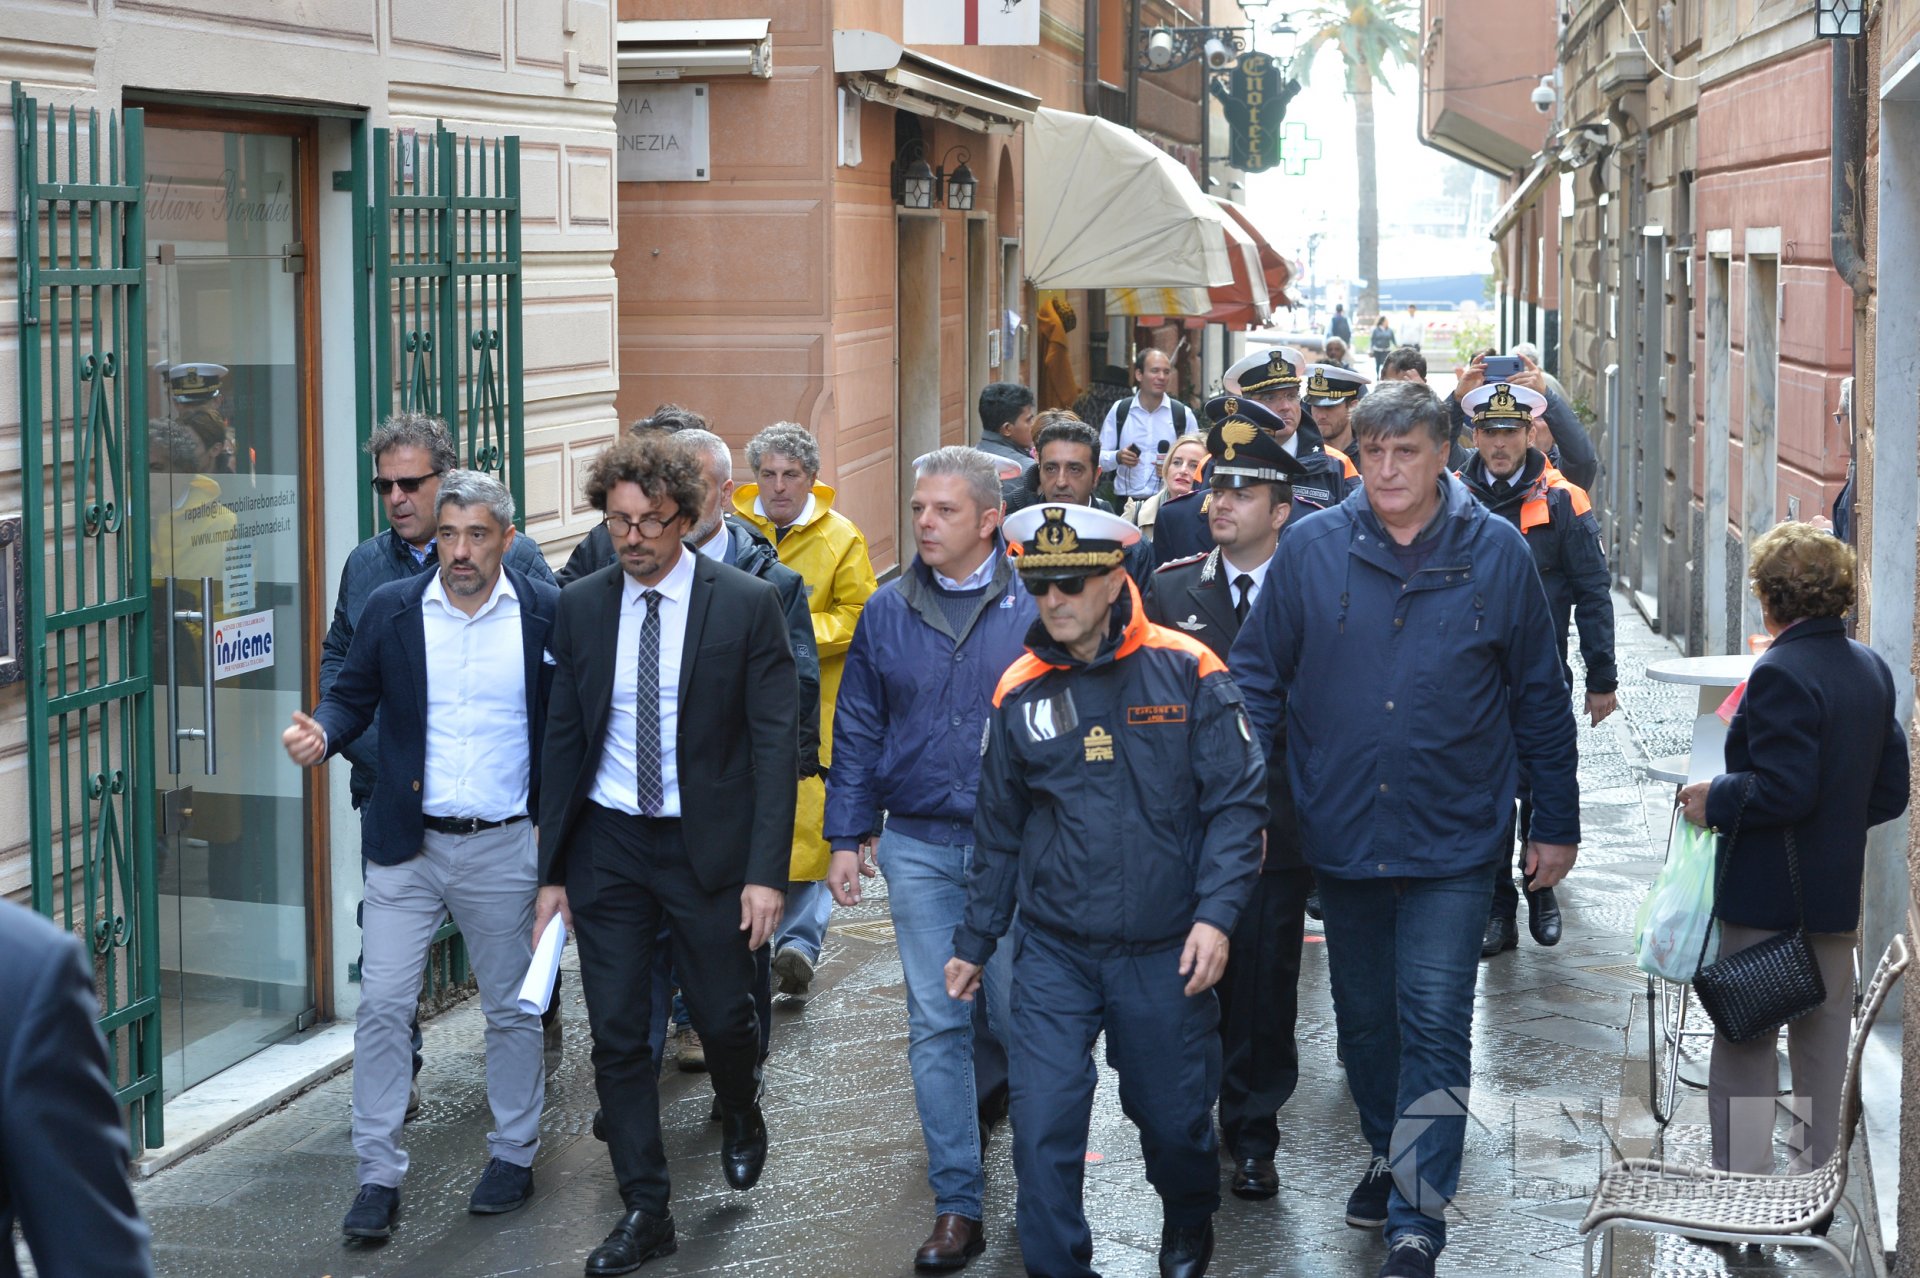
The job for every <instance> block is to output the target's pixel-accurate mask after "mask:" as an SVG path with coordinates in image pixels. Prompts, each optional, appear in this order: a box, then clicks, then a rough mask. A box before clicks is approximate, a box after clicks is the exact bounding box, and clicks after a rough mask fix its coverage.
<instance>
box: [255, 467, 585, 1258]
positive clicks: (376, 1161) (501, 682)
mask: <svg viewBox="0 0 1920 1278" xmlns="http://www.w3.org/2000/svg"><path fill="white" fill-rule="evenodd" d="M435 507H436V509H435V520H436V525H437V529H438V531H437V534H436V537H435V546H436V551H437V553H438V555H439V560H440V570H439V571H438V572H434V573H422V574H420V575H419V576H416V577H412V578H409V579H404V580H401V581H395V582H389V583H388V584H386V585H384V586H381V587H379V588H378V589H376V590H375V591H374V592H373V594H372V595H371V596H370V597H369V598H368V599H367V603H366V607H365V609H364V610H363V611H362V612H361V615H360V625H359V628H358V630H357V632H356V633H355V635H354V638H353V646H352V647H351V648H349V649H348V651H347V660H346V664H345V665H344V666H342V667H341V669H340V672H339V674H338V675H337V676H335V678H334V681H333V688H332V690H331V691H329V692H328V693H327V695H326V696H325V697H323V698H321V701H320V704H319V705H317V706H315V707H314V711H313V715H312V717H308V716H307V715H304V714H300V713H299V712H298V711H296V712H295V713H294V717H293V718H294V722H293V726H291V727H289V728H288V729H287V730H286V733H285V734H284V737H283V739H284V742H285V744H286V749H287V754H288V755H289V756H291V757H292V759H293V761H294V762H295V763H298V764H300V765H301V766H302V767H311V766H313V765H315V764H318V763H320V762H321V761H322V760H324V759H326V758H327V757H328V756H330V755H332V754H334V753H337V752H339V751H340V750H342V749H344V748H345V747H346V746H347V744H348V743H349V742H351V741H352V740H353V739H354V738H355V737H356V736H358V735H359V734H360V733H362V732H364V731H366V729H367V726H368V725H369V724H371V723H372V722H373V721H374V716H375V714H376V713H377V714H378V715H379V719H380V742H381V745H380V770H379V772H378V774H377V776H376V778H375V781H374V788H373V793H372V795H371V796H370V797H369V799H368V802H367V805H366V809H365V812H366V817H365V820H364V822H363V824H362V827H361V849H362V851H363V852H364V853H365V854H366V858H367V861H368V862H369V864H368V866H367V887H366V903H365V906H364V915H363V923H364V933H363V939H362V947H363V948H362V955H363V957H362V961H361V969H360V972H361V983H360V1010H359V1013H358V1016H357V1018H356V1023H355V1026H354V1036H353V1048H354V1065H353V1143H354V1152H355V1153H357V1154H358V1155H359V1158H360V1168H359V1182H360V1192H359V1194H358V1195H357V1196H356V1197H355V1199H354V1202H353V1207H352V1208H351V1209H350V1210H349V1211H348V1212H347V1217H346V1221H345V1222H344V1224H343V1225H342V1231H343V1232H344V1233H345V1234H346V1235H347V1236H348V1237H349V1238H360V1239H380V1238H386V1237H387V1236H389V1235H390V1234H391V1233H392V1231H393V1221H394V1217H395V1216H396V1215H397V1214H398V1212H399V1209H400V1181H401V1179H402V1178H403V1177H404V1176H405V1175H406V1172H407V1154H406V1151H405V1150H403V1149H401V1148H400V1145H399V1135H400V1128H401V1124H402V1122H404V1120H405V1117H406V1108H407V1091H408V1085H409V1081H410V1064H411V1058H412V1050H411V1045H410V1043H409V1041H408V1038H409V1034H408V1026H409V1023H410V1022H411V1021H412V1019H413V1014H414V1008H415V1005H416V1004H417V1002H418V1001H419V996H420V980H421V976H422V973H423V972H424V970H425V967H426V962H427V951H428V949H429V948H430V947H431V946H432V943H433V934H434V932H435V931H436V930H437V929H438V928H439V926H440V921H441V919H442V918H443V917H445V916H446V915H448V914H451V915H452V916H453V921H454V922H455V923H456V924H457V925H458V926H459V928H460V931H461V934H462V935H463V936H464V937H465V938H466V943H467V953H468V955H469V956H470V957H471V958H472V960H473V971H474V976H475V978H476V980H477V981H478V982H479V985H480V999H481V1003H482V1006H483V1007H484V1008H485V1010H486V1016H487V1100H488V1102H489V1103H490V1104H491V1105H492V1108H493V1118H494V1125H495V1130H494V1131H493V1132H491V1133H490V1134H489V1135H488V1137H487V1144H488V1153H489V1155H490V1157H489V1159H488V1161H487V1166H486V1170H485V1172H483V1173H482V1175H481V1177H480V1181H479V1183H478V1184H477V1185H476V1186H475V1187H474V1190H473V1195H472V1197H471V1198H470V1199H469V1201H468V1204H467V1209H468V1210H469V1211H471V1212H474V1213H475V1214H477V1215H491V1214H495V1213H499V1212H507V1211H512V1210H514V1209H515V1208H517V1207H520V1206H522V1205H524V1204H525V1203H526V1202H527V1200H528V1199H529V1198H530V1197H531V1196H532V1193H533V1159H534V1154H535V1153H536V1152H537V1151H538V1150H539V1147H540V1110H541V1107H542V1105H543V1104H544V1103H545V1098H546V1072H545V1069H544V1068H543V1053H542V1044H541V1032H540V1018H539V1017H538V1016H534V1015H531V1014H528V1013H525V1012H522V1011H520V1010H519V1007H518V997H519V993H520V985H521V983H522V982H523V981H524V980H525V979H526V974H527V967H528V965H529V964H530V963H531V962H532V960H533V902H534V893H535V889H536V888H537V887H538V883H537V880H536V879H535V877H534V876H535V870H536V861H537V855H536V853H537V849H536V847H535V843H534V835H533V829H532V826H531V825H530V824H529V822H528V820H527V818H528V817H529V816H530V815H531V814H532V813H533V812H534V811H535V808H534V804H535V803H537V802H538V796H539V793H540V738H541V733H542V730H543V728H544V725H545V721H546V703H547V697H546V691H547V684H548V681H549V679H550V675H549V672H548V669H547V666H546V664H545V662H544V661H543V659H542V658H543V654H544V653H545V651H546V645H547V640H548V632H549V631H550V629H551V628H552V625H553V619H554V614H555V612H556V611H557V609H558V607H559V602H560V592H559V591H558V590H557V589H555V588H554V587H553V586H551V585H549V584H548V583H546V582H543V581H537V580H535V579H534V578H532V577H530V576H528V575H526V574H524V573H521V572H519V571H518V570H517V569H513V568H507V567H505V566H504V563H503V561H504V559H505V557H506V554H507V550H508V547H509V546H510V545H511V544H512V542H513V540H514V537H515V532H514V526H513V498H512V497H511V496H510V495H509V494H508V492H507V490H506V489H505V488H504V487H502V486H501V484H500V483H499V482H498V481H497V480H494V479H492V478H490V477H489V476H486V475H483V474H480V473H479V472H477V471H471V470H454V471H448V472H447V473H446V475H444V476H443V477H442V478H441V481H440V491H439V493H438V495H437V498H436V501H435ZM429 651H432V652H433V654H434V660H433V661H432V662H431V663H429V662H428V661H427V653H428V652H429Z"/></svg>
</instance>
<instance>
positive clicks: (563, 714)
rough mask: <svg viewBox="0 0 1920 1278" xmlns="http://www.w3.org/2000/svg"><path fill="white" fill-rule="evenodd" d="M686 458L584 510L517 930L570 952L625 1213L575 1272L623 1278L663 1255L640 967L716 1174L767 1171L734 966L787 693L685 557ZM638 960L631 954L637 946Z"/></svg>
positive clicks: (770, 883)
mask: <svg viewBox="0 0 1920 1278" xmlns="http://www.w3.org/2000/svg"><path fill="white" fill-rule="evenodd" d="M706 487H707V485H706V476H705V475H704V474H703V472H702V468H701V465H700V462H699V458H698V457H697V456H696V455H695V454H693V453H692V452H691V451H690V450H688V449H685V448H682V447H680V446H679V445H678V444H676V443H675V442H674V441H673V440H671V439H668V438H667V437H665V436H664V435H659V434H655V433H647V434H641V435H629V436H627V437H625V438H623V439H621V440H619V441H618V442H616V443H615V444H613V445H612V446H611V447H610V448H608V449H606V450H605V451H604V452H602V453H601V454H600V456H599V457H598V458H596V459H595V461H594V464H593V467H592V469H591V470H590V471H589V473H588V479H587V496H588V499H589V500H590V501H591V502H592V503H593V505H594V507H595V509H598V510H601V511H604V512H605V514H606V519H607V524H608V530H609V531H610V532H611V533H613V534H614V545H615V546H616V547H617V548H618V550H619V562H618V563H617V565H616V566H614V567H611V568H604V569H602V570H600V571H599V572H596V573H594V574H592V575H591V576H589V577H586V578H584V579H582V580H580V581H578V582H575V583H574V584H573V585H572V586H569V587H568V588H567V590H566V591H565V592H564V593H563V594H562V596H561V601H560V614H559V619H558V621H557V622H556V624H555V627H554V633H553V637H552V642H551V651H552V654H553V659H554V663H555V664H554V677H553V699H552V702H551V704H550V706H549V709H548V732H547V741H546V752H545V754H544V756H543V760H542V770H543V772H544V773H545V775H547V776H550V777H552V778H554V784H552V785H550V786H548V787H547V788H546V789H545V790H543V791H542V793H541V803H540V882H541V883H542V885H543V886H542V887H541V889H540V898H539V902H538V905H537V907H536V911H535V926H536V928H537V927H539V926H541V925H543V924H544V923H545V921H546V919H547V918H549V917H550V916H552V915H553V914H554V913H556V912H557V913H559V914H560V915H561V916H562V917H563V918H567V919H569V920H570V922H571V924H572V928H573V933H574V937H575V939H576V940H578V942H579V944H580V979H581V985H582V988H583V989H584V991H585V994H586V1000H587V1016H588V1019H589V1021H590V1023H591V1025H592V1028H593V1066H594V1074H595V1078H596V1082H597V1086H598V1090H599V1095H600V1105H601V1109H602V1111H603V1112H604V1114H605V1119H606V1128H607V1148H608V1153H609V1155H610V1157H611V1159H612V1162H613V1169H614V1174H615V1177H616V1179H617V1180H618V1182H619V1186H620V1195H621V1198H622V1200H623V1202H624V1203H625V1206H626V1213H625V1215H624V1216H622V1218H621V1220H620V1222H619V1223H618V1225H616V1226H615V1228H614V1229H613V1231H612V1232H611V1233H610V1234H608V1235H607V1237H606V1239H605V1241H603V1242H602V1243H601V1244H600V1246H599V1247H597V1248H596V1249H595V1250H594V1251H593V1253H592V1254H591V1255H590V1256H589V1257H588V1258H587V1273H588V1274H590V1275H596V1274H622V1273H629V1272H631V1271H632V1270H634V1269H637V1268H638V1267H639V1266H640V1265H642V1264H643V1263H645V1262H646V1261H647V1260H649V1259H652V1258H654V1257H656V1256H664V1255H668V1254H670V1253H671V1252H672V1251H674V1250H675V1248H676V1246H677V1244H676V1242H675V1240H674V1231H673V1217H672V1216H671V1215H670V1214H669V1213H668V1209H667V1201H668V1196H669V1185H668V1179H667V1159H666V1150H665V1147H664V1145H663V1143H662V1140H661V1132H660V1106H659V1087H658V1083H657V1081H656V1078H655V1067H654V1060H653V1055H652V1052H651V1050H650V1047H649V1042H648V1038H649V1032H650V1029H651V1025H652V1021H653V1009H652V1002H653V996H652V978H653V974H654V951H653V946H652V945H651V944H648V943H647V942H648V941H650V940H651V938H653V937H654V936H656V935H658V934H659V931H660V927H661V924H662V922H663V921H665V922H668V923H669V924H670V926H671V927H672V930H673V937H674V955H675V966H676V967H677V969H678V970H679V972H680V975H681V977H682V980H683V982H684V984H683V990H682V992H683V993H684V994H685V996H686V1000H687V1007H688V1010H689V1011H690V1012H691V1013H692V1015H693V1026H694V1029H695V1030H696V1031H697V1032H698V1033H699V1035H700V1038H701V1040H702V1042H703V1044H704V1045H705V1048H706V1058H707V1069H708V1072H709V1073H710V1074H711V1075H712V1078H713V1088H714V1093H715V1095H716V1096H717V1097H718V1099H719V1102H720V1110H721V1141H720V1161H721V1168H722V1171H723V1172H724V1174H725V1176H726V1180H727V1183H728V1184H729V1185H730V1186H732V1187H733V1188H735V1189H741V1190H744V1189H749V1188H751V1187H752V1186H753V1185H754V1183H755V1182H756V1181H758V1180H759V1178H760V1171H761V1168H762V1167H763V1166H764V1164H765V1162H766V1154H767V1128H766V1123H765V1120H764V1118H763V1117H762V1115H761V1112H760V1060H759V1058H760V1050H759V1049H760V1034H759V1027H758V1025H757V1024H756V1020H755V1015H754V998H753V992H754V985H755V969H754V957H753V955H754V951H756V950H758V949H760V948H761V947H763V946H764V945H766V943H767V941H768V940H769V939H770V938H771V937H772V936H773V934H774V931H775V929H776V928H777V927H778V926H779V922H780V914H781V910H782V906H783V903H784V898H785V889H786V884H787V864H788V859H789V856H790V853H791V844H792V838H793V815H794V798H795V789H794V782H795V779H796V778H797V777H798V775H799V761H798V753H799V750H798V740H799V723H798V720H799V712H800V706H799V703H800V685H799V679H798V677H797V676H796V674H795V672H794V658H793V649H792V646H791V644H790V642H789V640H788V638H787V627H786V620H785V618H784V616H783V615H782V613H781V610H780V602H779V594H778V591H776V590H775V589H774V587H773V586H771V585H769V584H768V583H766V582H764V581H758V580H755V579H754V578H752V577H749V576H748V575H747V574H745V573H743V572H737V571H735V570H733V569H730V568H727V567H726V566H724V565H722V564H718V563H715V562H714V561H712V560H711V559H708V558H707V557H706V556H704V555H701V554H698V553H696V552H694V551H691V550H689V549H688V548H687V547H686V545H685V543H684V541H683V538H684V537H685V536H686V534H687V532H688V531H689V530H690V529H691V528H692V526H693V525H694V524H695V523H696V522H697V520H698V517H699V513H700V512H701V511H702V510H704V509H705V507H706V498H707V492H706ZM636 942H638V943H636Z"/></svg>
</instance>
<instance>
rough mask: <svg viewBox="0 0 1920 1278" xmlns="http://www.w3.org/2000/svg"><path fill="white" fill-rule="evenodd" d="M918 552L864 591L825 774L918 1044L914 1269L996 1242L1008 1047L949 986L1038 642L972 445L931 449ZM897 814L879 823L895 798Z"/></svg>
mask: <svg viewBox="0 0 1920 1278" xmlns="http://www.w3.org/2000/svg"><path fill="white" fill-rule="evenodd" d="M917 469H918V472H919V473H918V476H917V478H916V480H915V483H914V488H913V507H912V510H913V531H914V540H915V543H916V549H917V550H918V551H919V553H918V554H917V555H916V556H915V557H914V560H913V563H912V565H911V566H910V567H909V568H908V569H907V571H906V572H905V573H904V574H902V575H901V576H900V577H899V578H898V579H897V580H895V581H890V582H888V583H887V584H886V585H884V586H882V587H881V588H880V589H879V590H878V591H876V592H875V593H874V594H873V596H872V597H871V598H869V599H868V600H867V606H866V610H865V611H863V612H862V613H861V614H860V624H859V626H858V627H857V628H856V629H855V630H854V632H853V646H852V647H850V648H849V649H848V650H847V660H846V665H845V668H844V670H843V671H842V674H841V677H840V698H839V702H838V710H837V711H836V714H835V718H834V726H833V738H834V750H833V770H832V772H831V773H830V774H829V775H828V778H827V813H826V836H827V843H828V846H829V847H831V848H832V850H833V858H832V860H831V861H830V862H829V863H828V867H827V887H828V890H830V891H831V892H832V893H833V896H834V899H835V900H836V901H838V902H839V903H840V904H842V905H857V904H858V903H859V901H860V889H859V880H860V876H861V875H862V874H869V875H870V874H872V873H873V872H874V870H873V868H872V866H871V865H870V864H865V863H863V857H862V853H863V852H864V851H866V850H868V849H870V848H871V847H872V845H873V842H874V839H875V836H876V835H878V836H879V852H878V860H879V868H880V871H881V872H883V873H884V874H885V875H886V876H887V905H888V909H889V911H890V912H891V914H892V915H893V930H894V935H895V937H896V938H897V939H898V941H899V946H900V967H901V970H902V972H903V974H904V975H905V978H906V985H907V1025H908V1040H907V1042H908V1046H907V1059H908V1063H909V1065H910V1067H911V1069H912V1073H913V1092H914V1099H915V1100H916V1102H917V1103H918V1105H919V1110H920V1129H921V1133H922V1135H923V1136H924V1138H925V1140H926V1145H927V1183H928V1186H929V1187H930V1188H931V1189H932V1191H933V1199H934V1208H933V1210H934V1223H933V1232H932V1233H931V1235H929V1237H928V1238H927V1241H926V1242H925V1244H923V1245H922V1246H921V1248H920V1250H919V1252H918V1253H917V1254H916V1255H915V1256H914V1263H915V1266H916V1267H917V1268H923V1269H957V1268H960V1267H961V1266H963V1265H965V1264H966V1263H967V1261H969V1260H971V1259H972V1258H973V1257H974V1256H976V1255H978V1254H979V1253H980V1251H981V1250H982V1248H984V1246H985V1245H986V1240H985V1236H984V1233H983V1232H982V1229H981V1219H982V1217H983V1215H984V1211H983V1206H984V1204H983V1197H984V1195H985V1191H986V1178H985V1172H984V1169H983V1167H982V1152H983V1147H984V1144H985V1141H984V1133H985V1131H986V1129H987V1125H988V1124H989V1123H990V1122H991V1120H992V1119H993V1118H994V1117H995V1116H996V1115H997V1114H998V1113H1000V1112H1003V1111H1004V1106H1005V1103H1006V1102H1005V1080H1006V1053H1005V1049H1004V1048H1002V1047H1001V1045H1000V1043H999V1041H998V1039H997V1038H996V1037H995V1036H994V1035H993V1034H991V1033H989V1032H988V1031H987V1029H986V1025H985V1021H986V1014H983V1013H981V1012H980V1011H979V1001H976V1003H975V1004H974V1005H972V1006H970V1005H969V1004H967V1003H965V1002H962V1001H961V1000H959V999H953V998H949V997H947V989H946V976H945V972H944V967H945V964H946V961H947V956H948V955H949V954H951V953H952V952H953V950H952V944H951V942H952V938H953V929H954V928H955V926H957V925H958V924H959V922H960V919H961V916H962V915H963V913H964V912H965V910H966V904H967V873H968V870H969V869H970V867H971V865H972V862H973V811H974V795H975V791H976V790H977V789H978V787H979V784H980V743H981V739H982V737H983V735H984V734H985V731H986V723H987V715H988V714H989V713H990V712H991V711H992V709H993V690H994V687H995V685H996V684H998V683H999V681H1000V675H1001V673H1002V672H1003V671H1005V670H1006V668H1007V667H1008V666H1010V665H1012V664H1013V662H1014V661H1015V660H1016V659H1017V658H1018V657H1019V656H1020V655H1021V653H1022V652H1023V651H1024V648H1023V646H1022V645H1023V641H1024V639H1025V637H1026V633H1027V629H1028V627H1029V626H1031V625H1032V624H1033V621H1034V615H1035V614H1034V607H1033V599H1032V597H1031V596H1030V595H1028V594H1027V591H1026V588H1025V587H1024V586H1022V585H1021V584H1020V581H1019V578H1018V577H1017V575H1016V574H1015V573H1014V570H1013V561H1012V559H1011V558H1010V557H1009V556H1008V555H1007V553H1006V546H1005V544H1004V543H1003V542H1002V541H1001V540H1000V504H1001V496H1000V478H999V474H998V472H997V470H996V467H995V465H994V460H993V458H991V457H990V456H988V455H987V454H986V453H984V452H982V451H980V450H979V449H974V448H942V449H939V450H937V451H935V452H932V453H929V454H928V455H927V456H925V457H923V458H921V459H920V461H919V464H918V467H917ZM882 813H885V816H886V830H885V833H884V834H883V833H881V814H882ZM1009 968H1010V961H1009V959H1008V958H1007V957H1004V956H1003V957H1001V958H998V959H996V960H995V961H994V962H993V963H991V964H989V965H988V969H987V981H986V984H987V997H986V999H985V1010H986V1013H988V1014H990V1015H991V1017H992V1021H993V1024H994V1026H995V1027H996V1028H998V1027H999V1026H1000V1025H1001V1023H1002V1021H1003V1019H1004V1018H1005V1016H1006V1010H1007V991H1008V980H1009V975H1010V973H1009Z"/></svg>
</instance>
